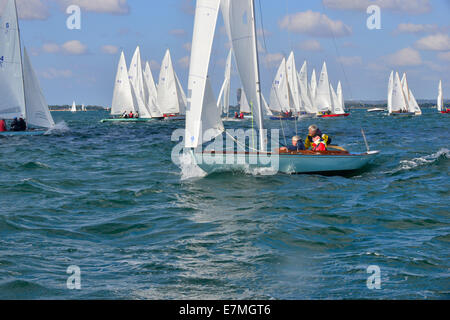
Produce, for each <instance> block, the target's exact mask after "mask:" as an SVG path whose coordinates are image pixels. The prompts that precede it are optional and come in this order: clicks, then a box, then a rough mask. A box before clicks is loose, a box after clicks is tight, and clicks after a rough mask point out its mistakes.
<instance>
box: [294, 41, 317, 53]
mask: <svg viewBox="0 0 450 320" xmlns="http://www.w3.org/2000/svg"><path fill="white" fill-rule="evenodd" d="M299 48H300V49H301V50H305V51H322V50H323V49H322V45H321V44H320V42H319V41H317V40H306V41H303V42H302V43H300V44H299Z"/></svg>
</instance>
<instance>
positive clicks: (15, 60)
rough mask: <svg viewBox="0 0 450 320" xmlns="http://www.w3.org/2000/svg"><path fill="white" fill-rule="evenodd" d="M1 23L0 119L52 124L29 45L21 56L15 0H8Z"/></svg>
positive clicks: (30, 132)
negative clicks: (28, 49)
mask: <svg viewBox="0 0 450 320" xmlns="http://www.w3.org/2000/svg"><path fill="white" fill-rule="evenodd" d="M0 24H1V25H0V97H1V98H0V119H5V120H10V119H14V118H23V119H24V120H26V122H27V126H28V128H30V127H31V128H35V127H36V128H47V129H49V128H53V127H54V126H55V122H54V121H53V118H52V115H51V114H50V110H49V108H48V104H47V102H46V100H45V97H44V95H43V93H42V90H41V87H40V85H39V80H38V78H37V76H36V73H35V71H34V69H33V66H32V65H31V61H30V58H29V56H28V52H27V50H26V48H24V51H23V56H22V46H21V41H20V31H19V21H18V17H17V6H16V1H15V0H8V2H7V4H6V7H5V9H4V11H3V16H2V17H1V19H0ZM45 132H46V131H44V130H30V129H28V130H27V131H21V132H13V131H8V132H0V134H1V135H41V134H44V133H45Z"/></svg>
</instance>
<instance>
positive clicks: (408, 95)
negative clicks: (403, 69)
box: [401, 73, 422, 116]
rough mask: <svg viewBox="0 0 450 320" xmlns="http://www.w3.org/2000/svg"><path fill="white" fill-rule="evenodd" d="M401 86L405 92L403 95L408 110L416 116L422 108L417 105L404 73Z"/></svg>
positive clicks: (420, 113)
mask: <svg viewBox="0 0 450 320" xmlns="http://www.w3.org/2000/svg"><path fill="white" fill-rule="evenodd" d="M401 82H402V86H403V91H404V93H405V97H406V100H407V103H408V111H409V112H410V113H412V114H414V115H416V116H420V115H422V110H421V109H420V107H419V104H418V103H417V100H416V98H415V97H414V95H413V93H412V91H411V89H410V87H409V85H408V79H407V76H406V73H404V74H403V77H402V81H401Z"/></svg>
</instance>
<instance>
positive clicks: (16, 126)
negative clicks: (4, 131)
mask: <svg viewBox="0 0 450 320" xmlns="http://www.w3.org/2000/svg"><path fill="white" fill-rule="evenodd" d="M11 131H19V120H18V119H17V117H16V118H14V119H13V121H12V122H11Z"/></svg>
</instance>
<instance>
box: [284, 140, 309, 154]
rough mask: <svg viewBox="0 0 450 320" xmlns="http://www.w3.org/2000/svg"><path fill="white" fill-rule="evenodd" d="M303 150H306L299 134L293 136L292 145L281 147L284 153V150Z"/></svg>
mask: <svg viewBox="0 0 450 320" xmlns="http://www.w3.org/2000/svg"><path fill="white" fill-rule="evenodd" d="M301 150H305V147H304V145H303V141H302V138H300V137H299V136H294V137H292V145H291V146H287V147H283V148H280V153H282V152H298V151H301Z"/></svg>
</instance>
